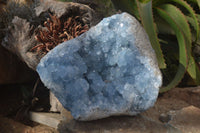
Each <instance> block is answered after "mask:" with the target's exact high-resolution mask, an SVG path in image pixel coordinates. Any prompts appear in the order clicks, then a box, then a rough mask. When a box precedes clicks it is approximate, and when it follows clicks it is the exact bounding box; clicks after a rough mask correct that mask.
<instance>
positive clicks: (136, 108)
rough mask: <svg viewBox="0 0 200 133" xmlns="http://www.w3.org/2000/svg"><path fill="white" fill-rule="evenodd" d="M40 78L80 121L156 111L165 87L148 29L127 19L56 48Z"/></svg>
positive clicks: (110, 20)
mask: <svg viewBox="0 0 200 133" xmlns="http://www.w3.org/2000/svg"><path fill="white" fill-rule="evenodd" d="M37 72H38V73H39V75H40V78H41V80H42V81H43V83H44V84H45V85H46V86H47V88H49V89H51V91H52V92H53V93H54V94H55V96H56V97H57V98H58V100H59V101H60V102H61V103H62V104H63V106H64V107H65V108H66V109H68V110H69V111H71V113H72V116H73V117H74V118H75V119H77V120H94V119H99V118H104V117H108V116H111V115H136V114H138V113H140V112H142V111H144V110H146V109H148V108H149V107H151V106H153V104H154V103H155V101H156V99H157V96H158V91H159V87H160V86H161V82H162V77H161V73H160V70H159V68H158V66H157V62H156V57H155V54H154V51H153V49H152V48H151V45H150V42H149V40H148V37H147V35H146V33H145V32H144V29H143V28H142V26H141V25H140V23H139V22H138V21H137V20H136V19H135V18H133V17H132V16H131V15H129V14H127V13H122V14H117V15H113V16H112V17H109V18H105V19H103V20H102V21H101V22H100V23H99V24H98V25H96V26H95V27H92V28H91V29H90V30H89V31H88V32H86V33H84V34H83V35H81V36H79V37H77V38H76V39H73V40H70V41H67V42H64V43H62V44H60V45H58V46H57V47H56V48H54V49H53V50H52V51H50V52H49V53H48V54H47V55H46V56H44V57H43V58H42V59H41V61H40V63H39V65H38V66H37Z"/></svg>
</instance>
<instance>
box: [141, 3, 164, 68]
mask: <svg viewBox="0 0 200 133" xmlns="http://www.w3.org/2000/svg"><path fill="white" fill-rule="evenodd" d="M137 4H138V7H139V13H140V17H141V21H142V24H143V26H144V29H145V30H146V32H147V34H148V36H149V39H150V41H151V45H152V47H153V49H154V50H155V53H156V56H157V60H158V65H159V67H160V68H166V64H165V60H164V57H163V53H162V50H161V48H160V43H159V40H158V37H157V33H156V29H155V26H154V22H153V13H152V1H150V2H148V3H145V4H144V3H141V2H139V1H138V0H137Z"/></svg>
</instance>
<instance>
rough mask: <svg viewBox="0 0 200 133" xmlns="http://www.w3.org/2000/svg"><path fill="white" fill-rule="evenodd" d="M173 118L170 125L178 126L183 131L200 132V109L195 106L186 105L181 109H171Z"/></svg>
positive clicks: (188, 132)
mask: <svg viewBox="0 0 200 133" xmlns="http://www.w3.org/2000/svg"><path fill="white" fill-rule="evenodd" d="M169 114H170V115H171V116H172V120H171V121H170V122H169V124H170V125H172V126H173V127H176V128H177V129H179V130H180V131H182V132H183V133H199V132H200V127H199V123H200V109H199V108H197V107H194V106H189V107H185V108H183V109H181V110H179V111H170V112H169Z"/></svg>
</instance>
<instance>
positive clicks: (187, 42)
mask: <svg viewBox="0 0 200 133" xmlns="http://www.w3.org/2000/svg"><path fill="white" fill-rule="evenodd" d="M112 1H113V3H114V5H116V7H117V8H119V9H121V10H124V11H128V12H129V13H131V14H132V15H134V16H135V17H136V18H138V20H140V21H141V23H142V24H143V27H144V28H145V30H146V32H147V34H148V35H149V39H150V41H151V44H152V47H153V48H154V50H155V53H156V56H157V60H158V65H159V67H160V69H161V70H162V71H163V74H164V75H165V77H167V76H166V75H168V72H166V71H171V70H173V71H176V74H175V76H174V77H173V79H171V81H170V82H169V83H168V84H167V85H166V86H164V87H162V88H161V89H160V92H165V91H168V90H170V89H171V88H173V87H175V86H177V85H178V84H179V83H180V82H181V80H182V78H183V77H184V75H185V73H186V72H187V73H188V74H189V75H190V77H191V78H192V79H193V80H194V81H195V83H196V85H199V84H200V70H199V66H198V64H197V62H196V61H195V58H194V54H193V52H192V48H193V47H194V46H195V45H199V41H200V36H199V29H200V28H199V23H200V14H197V13H199V12H200V10H199V7H200V0H187V1H184V0H123V1H120V0H112ZM126 7H127V8H126ZM130 7H132V8H130ZM124 8H126V9H124ZM127 9H128V10H127ZM129 9H130V10H129ZM195 11H196V13H195ZM176 45H177V46H178V47H177V48H178V49H176ZM168 47H172V48H173V50H174V51H173V50H170V51H169V54H168V53H166V52H165V50H166V48H168ZM163 53H164V54H163ZM169 62H175V67H173V68H172V69H169V68H170V67H169ZM176 62H178V64H177V65H176ZM168 77H169V76H168Z"/></svg>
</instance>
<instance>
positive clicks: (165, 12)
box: [156, 4, 188, 93]
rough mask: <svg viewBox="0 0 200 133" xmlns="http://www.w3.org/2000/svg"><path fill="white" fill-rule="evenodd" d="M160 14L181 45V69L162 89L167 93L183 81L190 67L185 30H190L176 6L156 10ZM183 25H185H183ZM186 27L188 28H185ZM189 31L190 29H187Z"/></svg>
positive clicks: (167, 5) (179, 68)
mask: <svg viewBox="0 0 200 133" xmlns="http://www.w3.org/2000/svg"><path fill="white" fill-rule="evenodd" d="M156 9H157V12H158V14H159V15H160V16H161V17H162V18H163V19H164V20H165V21H167V22H168V23H169V24H170V26H171V27H172V28H173V30H174V31H175V33H176V37H177V40H178V45H179V67H178V70H177V73H176V75H175V77H174V79H173V80H172V81H171V82H170V83H169V84H168V85H167V86H165V87H162V88H161V89H160V92H161V93H162V92H165V91H168V90H170V89H171V88H174V87H175V86H176V85H178V84H179V82H180V81H181V80H182V78H183V76H184V74H185V72H186V69H187V65H188V57H187V54H188V49H187V40H186V39H187V38H185V35H184V34H185V33H184V32H183V31H182V28H183V29H186V28H188V27H187V25H185V24H184V23H183V22H182V21H184V22H186V23H187V21H186V20H185V17H184V15H183V14H182V12H181V11H180V10H179V9H178V8H177V7H175V6H173V5H171V4H165V5H163V6H161V7H159V8H156ZM182 24H183V25H182ZM183 26H186V27H183ZM186 30H188V29H186Z"/></svg>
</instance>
